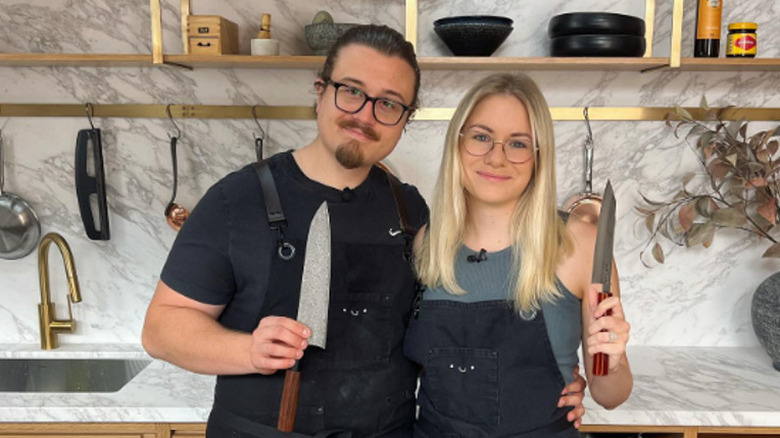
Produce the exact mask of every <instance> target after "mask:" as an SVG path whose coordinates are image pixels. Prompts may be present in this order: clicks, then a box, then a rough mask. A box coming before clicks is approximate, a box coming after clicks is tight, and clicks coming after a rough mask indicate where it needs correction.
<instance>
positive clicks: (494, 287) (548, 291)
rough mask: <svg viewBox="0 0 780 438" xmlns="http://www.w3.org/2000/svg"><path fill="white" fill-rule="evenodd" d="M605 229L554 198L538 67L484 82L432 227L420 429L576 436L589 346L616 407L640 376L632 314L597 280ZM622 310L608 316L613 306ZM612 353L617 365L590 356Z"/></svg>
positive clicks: (450, 144)
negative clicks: (569, 214)
mask: <svg viewBox="0 0 780 438" xmlns="http://www.w3.org/2000/svg"><path fill="white" fill-rule="evenodd" d="M595 238H596V227H594V226H593V225H592V224H588V223H585V222H582V221H577V220H570V221H567V220H566V218H564V217H562V216H561V215H560V214H559V212H558V211H557V208H556V187H555V146H554V138H553V128H552V120H551V118H550V112H549V108H548V106H547V103H546V101H545V99H544V97H543V96H542V94H541V92H540V91H539V89H538V87H537V86H536V84H535V83H534V82H533V81H532V80H531V79H530V78H528V77H527V76H525V75H521V74H517V75H508V74H499V75H493V76H489V77H487V78H485V79H483V80H482V81H480V82H479V83H477V84H476V85H475V86H474V87H473V88H472V89H471V90H470V91H469V92H468V93H467V94H466V96H465V97H464V98H463V100H462V101H461V103H460V105H459V106H458V108H457V110H456V112H455V115H454V117H453V119H452V121H451V122H450V125H449V130H448V132H447V139H446V145H445V150H444V155H443V158H442V163H441V167H440V170H439V177H438V181H437V184H436V189H435V193H434V199H433V204H432V208H431V219H430V224H429V227H428V229H427V230H426V229H423V230H421V231H420V234H418V236H417V239H416V257H415V265H416V268H417V271H418V275H419V278H420V282H421V283H422V284H423V285H424V286H425V287H424V288H422V289H423V293H422V296H421V300H420V301H419V303H418V304H419V306H418V307H417V308H416V310H415V312H414V316H413V317H412V320H411V323H410V325H409V329H408V331H407V337H406V344H405V353H406V354H407V356H408V357H410V358H411V359H413V360H414V361H416V362H418V363H419V364H420V365H421V366H422V367H423V368H424V370H423V373H422V375H421V383H420V392H419V400H418V404H419V406H420V413H419V419H418V422H417V426H416V427H415V437H430V438H437V437H444V436H447V437H450V436H452V437H504V436H506V437H508V436H511V437H537V436H538V437H576V436H579V435H578V433H577V431H576V429H575V428H574V425H572V424H571V423H569V421H567V420H566V409H565V408H559V407H558V397H559V396H560V393H561V390H562V388H564V386H565V384H566V383H567V382H569V381H571V379H572V375H573V372H572V371H573V369H574V368H575V367H576V365H577V363H578V357H577V349H578V348H579V344H580V341H582V344H583V346H584V362H585V368H586V375H587V380H588V382H589V383H588V384H589V386H590V393H591V396H592V398H593V399H594V400H595V401H596V402H597V403H599V404H600V405H602V406H604V407H606V408H608V409H611V408H614V407H616V406H618V405H620V404H621V403H623V402H624V401H625V400H626V399H627V398H628V396H629V394H630V392H631V388H632V385H633V380H632V376H631V370H630V368H629V365H628V360H627V358H626V355H625V348H626V342H627V341H628V337H629V324H628V323H627V322H626V321H625V318H624V315H623V308H622V305H621V303H620V299H619V296H620V293H619V287H618V278H617V272H616V270H615V267H614V264H613V270H612V285H613V288H612V292H613V294H614V296H613V297H612V298H609V299H607V300H604V301H603V302H602V303H600V304H598V305H596V298H595V297H596V294H597V292H598V291H599V290H600V289H599V288H598V287H596V286H591V284H590V279H591V266H592V262H593V250H594V245H595ZM608 310H611V312H612V313H611V315H607V311H608ZM597 352H603V353H606V354H608V355H609V364H610V367H609V371H608V375H606V376H594V375H593V374H592V362H593V355H594V354H595V353H597Z"/></svg>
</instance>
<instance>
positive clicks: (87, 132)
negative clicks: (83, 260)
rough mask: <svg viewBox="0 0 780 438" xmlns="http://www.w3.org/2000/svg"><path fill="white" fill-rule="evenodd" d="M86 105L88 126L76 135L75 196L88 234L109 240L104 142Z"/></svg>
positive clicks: (90, 109)
mask: <svg viewBox="0 0 780 438" xmlns="http://www.w3.org/2000/svg"><path fill="white" fill-rule="evenodd" d="M86 108H87V119H89V125H90V128H89V129H82V130H80V131H79V133H78V136H77V137H76V164H75V170H76V197H77V199H78V203H79V213H80V214H81V221H82V222H83V223H84V230H85V231H86V233H87V237H89V238H90V239H92V240H109V239H110V238H111V233H110V231H109V225H108V202H107V201H106V178H105V172H104V171H103V144H102V142H101V140H100V129H97V128H95V125H94V124H93V123H92V104H89V103H87V104H86ZM90 152H91V153H90ZM90 155H91V159H90ZM93 197H94V198H97V199H96V200H97V210H98V211H97V214H95V212H94V211H93V205H92V200H93V199H94V198H93ZM96 219H97V223H96Z"/></svg>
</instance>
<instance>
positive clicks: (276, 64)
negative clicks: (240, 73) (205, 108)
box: [163, 55, 325, 70]
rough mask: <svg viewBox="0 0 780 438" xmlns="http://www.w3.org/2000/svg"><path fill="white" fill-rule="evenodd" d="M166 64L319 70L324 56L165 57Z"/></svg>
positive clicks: (202, 66) (201, 66)
mask: <svg viewBox="0 0 780 438" xmlns="http://www.w3.org/2000/svg"><path fill="white" fill-rule="evenodd" d="M163 60H164V62H166V63H173V64H179V65H184V66H187V67H192V68H198V67H200V68H287V69H304V70H312V69H319V68H320V67H322V64H323V63H324V62H325V57H324V56H251V55H165V56H164V57H163Z"/></svg>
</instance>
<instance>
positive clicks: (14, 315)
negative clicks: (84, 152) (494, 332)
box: [0, 0, 780, 346]
mask: <svg viewBox="0 0 780 438" xmlns="http://www.w3.org/2000/svg"><path fill="white" fill-rule="evenodd" d="M163 3H164V13H163V22H164V44H165V50H166V53H180V51H181V38H180V32H179V22H180V21H179V13H178V4H179V2H178V1H174V0H165V1H164V2H163ZM657 3H658V6H657V8H658V10H657V17H656V23H655V25H656V37H655V41H654V45H655V54H656V55H659V56H663V55H666V54H668V52H669V37H668V35H669V31H670V28H671V4H672V1H671V0H658V2H657ZM686 3H688V4H687V5H686V17H685V27H684V28H685V33H684V38H685V44H684V47H683V55H684V56H690V54H691V52H692V39H691V38H692V36H691V35H692V34H691V32H692V28H693V13H692V10H693V8H694V5H693V3H694V2H691V1H688V2H686ZM319 9H326V10H329V11H330V12H331V13H332V14H333V16H334V18H335V19H336V20H337V21H350V22H374V23H386V24H389V25H391V26H393V27H395V28H398V29H402V28H403V25H404V20H403V16H404V3H403V1H402V0H384V1H382V2H381V5H380V4H379V3H378V2H376V1H370V0H360V1H339V0H329V1H320V2H316V3H315V2H307V1H302V0H292V1H283V0H276V1H274V2H271V1H264V2H254V1H249V0H218V1H205V0H193V1H192V11H193V13H195V14H220V15H223V16H225V17H226V18H228V19H230V20H233V21H235V22H237V23H238V24H239V26H240V37H241V44H240V49H241V52H242V53H248V52H249V43H248V40H249V38H251V37H253V35H254V34H255V33H256V27H257V25H258V23H259V20H260V16H261V14H262V13H263V12H270V13H271V14H272V16H273V28H272V29H273V34H274V38H276V39H279V40H281V52H282V53H283V54H294V55H302V54H310V53H311V52H310V51H309V49H308V48H307V46H306V43H305V40H304V38H303V32H302V27H303V25H305V24H306V23H307V22H309V20H310V18H311V17H312V16H313V15H314V13H315V12H316V11H317V10H319ZM577 10H609V11H617V12H623V13H628V14H634V15H640V16H641V15H643V13H644V2H643V1H639V0H632V1H628V2H626V1H622V2H620V1H615V0H553V1H547V2H536V1H531V0H520V1H496V2H486V1H483V2H469V1H461V0H457V1H454V2H453V1H444V0H420V20H419V21H420V27H419V43H420V45H419V52H420V53H421V54H422V55H425V56H436V55H446V54H447V51H446V48H445V47H444V46H443V45H442V44H441V43H440V42H439V41H438V39H437V37H436V36H435V34H434V33H433V30H432V24H431V23H432V22H433V20H435V19H437V18H440V17H443V16H447V15H455V14H458V15H459V14H473V13H490V14H500V15H506V16H509V17H511V18H513V19H514V20H515V29H514V31H513V34H512V35H511V36H510V37H509V39H508V40H507V41H506V42H505V43H504V45H503V46H502V47H501V48H500V49H499V51H498V53H497V54H498V55H504V56H545V55H546V54H547V37H546V23H547V20H548V19H549V17H551V16H552V15H554V14H556V13H558V12H568V11H577ZM778 15H780V4H778V2H776V1H775V0H757V1H753V2H741V4H737V2H727V3H726V6H725V10H724V22H726V23H728V22H731V21H738V20H739V21H741V20H744V21H756V22H758V23H759V52H760V56H762V57H780V44H778V43H777V41H778V39H780V24H779V23H778V22H777V20H772V17H777V16H778ZM149 21H150V20H149V2H148V1H147V0H131V1H115V0H114V1H112V0H86V1H77V0H65V1H61V2H48V1H45V0H24V1H22V0H4V1H3V2H2V3H1V4H0V23H3V26H0V52H44V53H68V52H75V53H80V52H83V53H150V51H151V41H150V26H149ZM487 74H489V72H457V71H446V72H430V71H427V72H424V73H423V79H422V80H423V84H422V94H421V98H422V102H423V106H426V107H454V106H455V105H456V104H457V101H458V98H459V96H460V95H462V94H463V92H464V91H465V90H466V89H467V87H468V86H469V84H471V83H473V82H474V81H476V80H477V79H479V78H481V77H483V76H485V75H487ZM530 74H531V76H532V77H533V78H534V79H536V80H537V82H538V83H539V85H540V86H541V88H542V89H543V91H544V92H545V94H546V96H547V97H548V101H549V103H550V105H551V106H562V107H563V106H585V105H590V106H671V105H674V104H680V105H684V106H695V105H697V104H698V102H699V100H700V98H701V96H702V95H706V97H707V99H708V100H709V102H710V103H711V104H712V105H715V106H718V105H727V104H732V105H738V106H756V107H773V108H780V73H777V72H741V73H740V72H708V73H696V72H676V71H667V70H663V71H655V72H649V73H635V72H575V71H569V72H531V73H530ZM313 79H314V72H313V71H304V70H295V71H292V70H291V71H286V70H259V69H210V68H198V69H195V70H193V71H189V70H185V69H180V68H176V67H125V68H86V67H81V68H65V67H47V68H43V67H39V68H27V67H3V68H0V105H2V104H3V103H85V102H93V103H106V104H108V103H155V104H168V103H173V104H182V103H192V104H214V105H231V104H234V105H255V104H267V105H309V104H311V103H313V101H314V94H313V92H312V89H311V83H312V80H313ZM95 124H96V126H97V127H99V128H100V129H102V133H103V146H104V160H105V171H106V175H107V184H108V202H109V207H110V213H109V215H110V223H111V233H112V237H111V240H110V241H107V242H95V241H91V240H89V239H87V238H86V236H85V234H84V231H83V226H82V223H81V218H80V216H79V213H78V205H77V201H76V196H75V188H74V177H73V168H74V165H73V161H74V160H73V151H74V142H75V136H76V133H77V131H78V130H80V129H83V128H86V127H88V126H89V125H88V121H87V119H86V117H82V118H78V117H77V118H20V117H13V118H2V119H0V129H2V133H3V137H4V139H5V143H4V147H5V151H6V157H7V160H6V161H7V163H6V181H5V189H6V190H8V191H11V192H14V193H17V194H19V195H21V196H23V197H24V198H25V199H27V200H28V201H30V202H31V203H32V205H33V207H34V208H35V210H36V211H37V213H38V215H39V217H40V220H41V223H42V225H43V231H44V232H49V231H56V232H59V233H61V234H62V235H63V236H65V237H66V239H67V240H68V242H69V243H70V245H71V247H72V249H73V252H74V254H75V258H76V266H77V269H78V273H79V279H80V282H81V286H82V294H83V297H84V300H83V302H82V303H79V304H77V305H75V306H74V308H73V313H74V316H75V318H76V319H77V320H78V321H79V324H80V325H79V328H78V331H77V333H76V334H75V335H69V336H67V337H63V338H61V342H62V343H103V342H114V343H128V344H137V343H139V335H140V329H141V325H142V321H143V315H144V312H145V309H146V305H147V303H148V301H149V299H150V297H151V295H152V291H153V289H154V285H155V284H156V282H157V279H158V275H159V271H160V268H161V266H162V264H163V262H164V260H165V257H166V254H167V251H168V249H169V248H170V245H171V243H172V242H173V239H174V238H175V233H174V231H173V230H171V229H170V228H169V227H168V226H167V224H166V223H165V220H164V218H163V210H164V208H165V205H166V204H167V202H168V200H169V198H170V196H171V184H172V176H171V169H170V156H169V148H168V135H167V134H168V133H169V132H171V130H172V126H171V125H170V124H169V122H168V121H167V120H164V119H118V118H99V119H96V120H95ZM178 124H179V126H181V128H182V130H183V132H184V137H183V139H182V141H181V142H180V145H179V194H178V197H177V201H179V203H181V204H183V205H184V206H186V207H189V208H192V207H193V206H195V204H196V203H197V200H198V199H199V197H200V196H201V195H202V194H203V193H204V192H205V190H206V189H207V188H208V187H209V186H210V185H211V184H213V183H214V182H215V181H217V180H218V179H219V178H220V177H221V176H223V175H225V174H226V173H228V172H230V171H232V170H234V169H237V168H239V167H241V166H242V165H244V164H245V163H248V162H250V161H252V160H253V159H254V150H253V141H252V139H253V135H254V133H255V132H256V126H255V124H254V122H253V121H252V120H179V121H178ZM262 126H263V128H264V129H265V130H266V132H267V134H268V142H267V151H266V153H274V152H278V151H281V150H286V149H291V148H298V147H300V146H303V145H305V144H307V143H308V142H309V141H311V140H312V139H313V138H314V128H315V126H314V123H313V122H311V121H262ZM763 126H768V124H766V123H764V124H761V123H757V124H755V127H756V128H758V127H763ZM445 130H446V123H444V122H424V121H418V122H415V123H412V124H411V125H410V126H409V128H408V130H407V132H406V133H405V135H404V136H403V138H402V140H401V142H400V144H399V146H398V148H397V149H396V150H395V152H394V153H393V154H392V155H391V156H390V157H389V162H390V163H391V164H392V165H393V166H394V167H395V168H396V169H397V170H398V172H399V173H400V175H401V176H402V178H403V179H405V180H406V181H409V182H411V183H414V184H416V185H418V187H419V188H420V190H421V192H422V193H423V194H424V196H426V197H430V194H431V192H432V188H433V184H434V181H435V177H436V172H437V165H436V163H437V162H438V159H439V155H440V152H441V146H442V139H443V137H444V132H445ZM585 133H586V128H585V125H584V124H583V123H582V122H557V123H556V137H557V143H558V166H559V168H558V172H559V177H558V179H559V195H560V198H561V200H564V199H566V197H568V196H569V195H571V194H573V193H576V192H578V191H580V190H581V189H582V167H583V160H582V146H583V140H584V137H585ZM593 133H594V137H595V163H594V188H596V189H599V188H601V187H603V186H604V183H605V181H606V180H607V179H611V181H612V184H613V185H614V186H615V188H616V192H617V196H618V210H619V211H618V215H619V218H618V230H617V232H618V235H617V239H616V258H617V262H618V267H619V271H620V274H621V288H622V291H623V297H624V302H625V308H626V313H627V315H628V319H629V321H630V322H631V323H632V341H631V342H632V343H633V344H636V345H658V346H690V345H701V346H753V345H757V341H756V339H755V336H754V335H753V332H752V328H751V325H750V300H751V296H752V293H753V291H754V290H755V288H756V287H757V286H758V284H759V283H760V282H761V281H762V280H763V279H764V278H765V277H767V276H768V275H769V274H771V273H773V272H775V271H777V270H778V268H780V262H777V261H773V260H763V259H761V257H760V256H761V253H762V252H763V251H764V249H765V248H766V247H767V245H766V243H765V242H764V241H759V240H756V239H748V238H746V237H747V236H746V235H743V234H739V233H736V232H733V233H729V232H724V233H719V234H718V235H717V236H716V239H715V243H714V244H713V246H712V247H711V248H709V249H701V248H697V249H681V248H672V247H671V246H670V245H667V248H668V249H669V252H668V254H667V262H666V264H665V265H661V266H656V267H654V268H652V269H648V268H646V267H644V266H643V265H642V263H641V262H640V260H639V252H640V251H641V250H642V249H643V248H644V245H645V239H646V237H647V236H646V234H644V233H643V232H642V226H641V220H640V218H639V216H638V215H637V214H636V213H635V212H634V211H633V206H634V205H635V204H636V202H637V200H638V198H639V196H638V193H639V191H640V190H641V191H642V192H645V193H647V194H650V195H656V196H661V195H668V194H670V193H672V192H674V191H676V189H677V187H678V184H679V181H680V179H681V177H682V175H683V174H685V173H686V172H688V171H690V170H696V169H697V167H696V162H695V160H694V157H693V154H692V153H691V151H690V149H689V148H688V147H687V146H686V145H685V144H684V143H682V142H681V141H679V140H677V139H676V138H675V137H674V135H673V134H672V132H671V130H670V129H668V128H666V127H665V126H664V124H663V123H662V122H594V123H593ZM58 257H59V256H58V255H57V254H56V253H55V252H54V251H52V253H51V257H50V259H51V263H52V266H53V269H52V277H53V291H54V298H55V302H57V303H58V308H59V311H60V312H61V313H60V314H59V315H60V316H61V317H62V316H64V313H63V312H64V310H65V308H66V307H65V299H64V297H65V292H64V291H65V289H64V281H63V278H64V275H63V273H62V269H61V268H60V267H59V266H60V262H59V260H58ZM38 301H39V292H38V267H37V259H36V257H35V255H34V254H31V255H29V256H27V257H25V258H24V259H21V260H16V261H6V260H0V343H37V342H38V322H37V310H36V305H37V303H38Z"/></svg>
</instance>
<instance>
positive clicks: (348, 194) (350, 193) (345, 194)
mask: <svg viewBox="0 0 780 438" xmlns="http://www.w3.org/2000/svg"><path fill="white" fill-rule="evenodd" d="M355 196H356V195H355V191H354V190H352V189H350V188H349V187H344V190H342V191H341V200H342V201H344V202H350V201H352V200H353V199H355Z"/></svg>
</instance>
